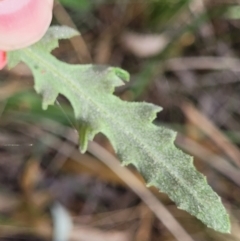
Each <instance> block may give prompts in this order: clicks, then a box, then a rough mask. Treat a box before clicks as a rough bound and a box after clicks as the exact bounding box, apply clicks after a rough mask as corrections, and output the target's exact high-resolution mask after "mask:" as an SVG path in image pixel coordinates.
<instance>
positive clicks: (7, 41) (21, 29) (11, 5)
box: [0, 0, 53, 69]
mask: <svg viewBox="0 0 240 241" xmlns="http://www.w3.org/2000/svg"><path fill="white" fill-rule="evenodd" d="M52 7H53V0H0V50H1V52H0V69H1V67H2V66H3V63H4V61H6V58H5V57H4V56H5V55H4V54H3V53H2V51H10V50H16V49H20V48H24V47H27V46H29V45H31V44H33V43H35V42H37V41H38V40H39V39H41V38H42V36H43V35H44V34H45V32H46V31H47V29H48V27H49V25H50V23H51V20H52Z"/></svg>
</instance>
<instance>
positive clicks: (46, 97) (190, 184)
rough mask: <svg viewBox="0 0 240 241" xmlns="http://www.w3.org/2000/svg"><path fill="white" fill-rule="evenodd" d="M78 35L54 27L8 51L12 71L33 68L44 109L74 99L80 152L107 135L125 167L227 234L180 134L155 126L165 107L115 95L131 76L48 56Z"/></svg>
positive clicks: (211, 193) (224, 217)
mask: <svg viewBox="0 0 240 241" xmlns="http://www.w3.org/2000/svg"><path fill="white" fill-rule="evenodd" d="M76 34H77V33H76V32H75V31H74V30H72V29H69V28H67V27H52V28H50V29H49V31H48V33H47V34H46V36H45V37H44V38H43V39H42V40H41V41H40V42H39V43H37V44H35V45H32V46H30V47H28V48H25V49H22V50H19V51H15V52H11V53H9V54H8V58H9V64H10V67H13V66H15V65H16V64H17V63H19V62H20V61H23V62H25V63H26V64H27V65H28V66H29V67H30V68H31V70H32V72H33V75H34V79H35V90H36V91H37V93H40V94H41V95H42V96H43V108H44V109H46V108H47V107H48V105H52V104H54V102H55V100H56V98H57V96H58V95H59V94H62V95H64V96H65V97H66V98H67V99H68V100H69V101H70V103H71V105H72V107H73V109H74V113H75V116H76V118H77V119H78V120H80V123H81V127H80V130H79V133H80V138H79V139H80V147H81V151H82V152H85V151H86V149H87V143H88V141H89V140H92V139H93V138H94V136H95V135H96V134H97V133H99V132H101V133H103V134H104V135H106V136H107V137H108V138H109V140H110V141H111V143H112V145H113V147H114V149H115V151H116V153H117V154H118V156H119V158H120V159H121V160H122V162H123V164H124V165H128V164H130V163H131V164H133V165H135V166H136V168H137V169H138V170H139V172H140V173H141V174H142V175H143V177H144V178H145V180H146V182H147V185H148V186H151V185H153V186H156V187H157V188H159V189H160V190H161V191H163V192H165V193H167V194H168V195H169V197H170V198H171V199H172V200H173V201H175V202H176V204H177V205H178V207H179V208H180V209H183V210H186V211H187V212H189V213H191V214H192V215H194V216H196V217H197V218H198V219H200V220H201V221H202V222H204V223H205V224H206V225H207V226H208V227H211V228H213V229H215V230H217V231H220V232H229V230H230V224H229V218H228V215H227V213H226V211H225V209H224V207H223V205H222V203H221V200H220V198H219V197H218V195H217V194H216V193H215V192H214V191H213V190H212V189H211V187H210V186H209V185H208V184H207V182H206V178H205V177H204V176H203V175H202V174H200V173H199V172H197V171H196V169H195V168H194V166H193V161H192V158H191V157H190V156H188V155H187V154H185V153H183V152H182V151H181V150H179V149H177V148H176V147H175V145H174V140H175V137H176V133H175V132H173V131H171V130H168V129H166V128H164V127H158V126H156V125H154V124H153V123H152V121H153V120H154V119H155V117H156V113H157V112H159V111H160V110H161V108H160V107H158V106H155V105H153V104H149V103H144V102H143V103H137V102H126V101H122V100H121V99H119V98H118V97H116V96H114V95H113V91H114V88H115V87H117V86H120V85H122V84H123V80H125V81H127V80H128V79H129V75H128V73H127V72H125V71H124V70H122V69H120V68H113V67H105V66H95V65H70V64H66V63H63V62H61V61H59V60H57V59H56V58H55V57H54V56H52V55H51V54H50V52H51V50H53V49H54V48H56V47H57V46H58V39H61V38H70V37H72V36H74V35H76Z"/></svg>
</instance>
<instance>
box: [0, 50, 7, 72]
mask: <svg viewBox="0 0 240 241" xmlns="http://www.w3.org/2000/svg"><path fill="white" fill-rule="evenodd" d="M6 64H7V55H6V52H4V51H1V50H0V70H1V69H3V68H4V66H5V65H6Z"/></svg>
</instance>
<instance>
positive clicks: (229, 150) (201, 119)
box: [182, 103, 240, 167]
mask: <svg viewBox="0 0 240 241" xmlns="http://www.w3.org/2000/svg"><path fill="white" fill-rule="evenodd" d="M182 110H183V112H184V113H185V115H186V117H187V118H188V120H189V121H190V122H191V123H193V124H194V125H195V126H197V127H198V128H199V129H200V130H201V131H202V132H203V133H205V134H206V135H207V136H208V137H209V138H210V139H211V140H213V141H214V143H216V144H217V145H218V146H219V147H220V148H221V149H222V150H223V151H224V152H225V153H226V154H227V155H228V156H229V157H230V158H231V160H232V161H233V162H234V163H235V165H237V166H238V167H240V151H239V149H238V148H237V147H236V146H235V145H234V144H233V143H231V141H230V140H229V139H228V138H227V137H226V136H225V135H223V133H222V132H221V131H220V130H219V129H218V128H217V127H216V126H215V125H214V123H212V122H211V121H210V120H209V119H208V118H207V117H206V116H204V115H203V114H202V113H201V112H200V111H198V110H197V109H196V108H195V107H193V106H192V105H191V104H187V103H184V104H183V105H182Z"/></svg>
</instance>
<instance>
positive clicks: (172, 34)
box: [0, 0, 240, 241]
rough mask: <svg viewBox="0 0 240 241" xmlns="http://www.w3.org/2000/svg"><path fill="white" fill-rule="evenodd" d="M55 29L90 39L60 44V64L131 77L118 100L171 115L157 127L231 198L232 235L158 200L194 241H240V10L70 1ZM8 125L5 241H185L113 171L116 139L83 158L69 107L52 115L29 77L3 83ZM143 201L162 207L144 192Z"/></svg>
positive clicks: (2, 77)
mask: <svg viewBox="0 0 240 241" xmlns="http://www.w3.org/2000/svg"><path fill="white" fill-rule="evenodd" d="M52 24H60V25H68V26H71V27H73V28H77V29H78V30H79V31H80V32H81V36H78V37H75V38H73V39H71V40H70V41H69V40H68V41H66V40H64V41H61V42H60V48H58V49H56V50H54V52H53V54H54V55H55V56H56V57H57V58H59V59H61V60H62V61H65V62H68V63H72V64H77V63H82V64H85V63H94V64H103V65H112V66H119V67H122V68H124V69H125V70H127V71H129V73H130V74H131V80H130V82H129V83H127V84H126V85H125V86H123V87H121V88H117V89H116V92H115V93H116V95H118V96H119V97H120V98H122V99H124V100H127V101H148V102H151V103H154V104H157V105H160V106H162V107H163V111H161V112H160V113H159V114H158V117H157V119H156V121H155V123H156V124H157V125H160V124H161V125H165V126H166V127H168V128H171V129H173V130H176V131H178V133H179V134H178V136H177V140H176V145H177V146H178V147H179V148H181V149H183V150H184V151H185V152H187V153H189V154H190V155H192V156H194V164H195V166H196V168H197V169H198V170H199V171H200V172H202V173H203V174H204V175H205V176H206V177H207V180H208V183H209V184H210V185H211V186H212V188H213V189H214V190H215V191H216V192H217V193H218V194H219V196H221V198H222V201H223V203H224V205H225V207H226V209H227V211H228V213H229V215H230V219H231V223H232V231H231V234H221V233H217V232H214V231H213V230H211V229H208V228H207V227H205V226H204V225H203V224H202V223H201V222H199V221H198V220H197V219H195V218H194V217H192V216H190V215H189V214H187V213H186V212H184V211H181V210H179V209H177V208H176V206H175V204H174V203H173V202H172V201H171V200H170V199H168V197H167V196H166V195H165V194H163V193H160V192H158V190H155V189H154V188H150V190H151V192H152V193H153V194H154V196H155V197H156V198H157V199H158V200H159V203H160V202H161V203H163V204H164V206H165V208H166V209H167V210H169V211H170V212H171V213H172V215H173V217H174V219H175V221H177V222H178V223H179V224H180V225H181V226H182V227H183V228H184V229H185V230H186V232H187V233H188V234H189V235H190V236H191V237H192V239H193V240H196V241H205V240H206V241H208V240H209V241H210V240H211V241H215V240H216V241H225V240H226V241H235V240H236V241H238V240H240V226H239V220H240V170H239V168H240V149H239V145H240V74H239V71H240V59H239V55H240V2H239V1H238V0H235V1H234V0H148V1H147V0H61V1H59V2H57V1H56V2H55V6H54V19H53V23H52ZM0 117H1V118H0V241H6V240H11V241H15V240H16V241H17V240H26V241H28V240H29V241H30V240H31V241H33V240H54V241H67V240H70V241H108V240H111V241H155V240H156V241H157V240H162V241H173V240H181V239H176V237H174V235H173V234H172V233H171V231H169V229H168V228H166V227H165V226H164V225H163V223H162V222H161V221H160V220H159V218H157V217H156V215H155V213H153V212H152V211H151V210H150V208H149V206H148V205H147V204H145V203H144V202H143V200H142V197H141V196H139V195H136V194H135V193H134V191H133V189H134V184H132V182H131V178H130V177H131V176H129V175H128V172H127V170H126V169H123V168H121V167H120V166H119V168H120V169H121V175H117V174H116V173H115V172H114V170H113V168H111V167H110V166H108V165H106V163H105V161H104V155H105V154H106V153H105V152H103V155H100V154H99V153H98V152H99V149H98V147H99V146H101V147H104V148H105V149H107V150H108V152H110V153H112V154H113V155H114V152H113V149H112V147H111V144H110V143H109V142H108V140H107V139H106V138H105V137H104V136H102V135H100V134H99V135H97V137H96V138H95V141H96V143H98V145H97V146H94V145H93V146H92V147H91V150H90V151H89V152H88V153H86V154H84V155H82V154H80V153H79V151H78V148H77V144H76V132H75V128H76V126H77V125H78V123H77V122H76V121H75V119H74V117H73V112H72V108H71V106H70V105H69V103H68V101H67V100H66V99H64V98H63V97H61V96H60V97H59V98H58V101H57V102H56V105H55V106H51V107H50V108H49V109H48V110H47V111H43V110H42V108H41V96H39V95H37V94H36V93H35V91H34V90H33V78H32V75H31V73H30V71H29V70H28V68H27V67H26V66H24V65H20V66H18V67H17V68H15V69H13V70H11V71H9V70H7V69H4V70H2V71H1V72H0ZM100 150H101V149H100ZM98 154H99V155H98ZM106 158H107V157H106ZM113 161H114V160H113ZM116 166H118V164H116ZM122 169H123V170H122ZM128 170H131V172H132V175H133V176H134V177H136V178H137V179H138V180H140V181H141V182H142V183H143V180H142V178H141V176H140V175H139V174H138V173H137V172H136V171H135V169H134V167H128ZM124 173H125V174H124ZM143 195H145V196H147V197H149V199H151V198H153V196H151V195H150V196H149V192H148V189H147V188H146V187H144V186H143ZM162 218H163V219H164V216H163V217H162ZM170 225H171V224H170ZM175 236H176V235H175ZM183 241H184V240H183Z"/></svg>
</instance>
